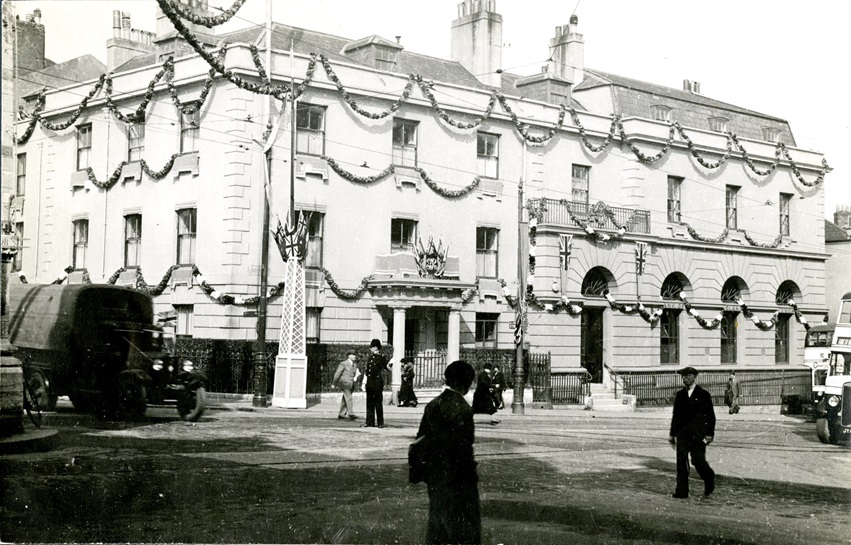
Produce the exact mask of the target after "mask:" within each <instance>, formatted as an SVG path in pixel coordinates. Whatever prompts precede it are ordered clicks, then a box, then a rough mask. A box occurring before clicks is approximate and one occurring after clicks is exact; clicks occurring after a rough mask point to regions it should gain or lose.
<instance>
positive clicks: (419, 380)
mask: <svg viewBox="0 0 851 545" xmlns="http://www.w3.org/2000/svg"><path fill="white" fill-rule="evenodd" d="M405 356H406V357H409V358H412V359H413V360H414V389H415V390H416V389H419V388H440V387H441V386H443V370H444V369H446V364H447V361H446V351H445V350H425V351H422V352H414V351H413V350H408V351H406V352H405Z"/></svg>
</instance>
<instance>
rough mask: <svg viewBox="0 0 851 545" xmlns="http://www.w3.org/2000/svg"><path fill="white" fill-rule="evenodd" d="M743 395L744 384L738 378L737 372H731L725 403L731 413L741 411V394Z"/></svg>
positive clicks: (725, 393)
mask: <svg viewBox="0 0 851 545" xmlns="http://www.w3.org/2000/svg"><path fill="white" fill-rule="evenodd" d="M741 395H742V386H741V384H739V380H738V379H737V378H736V372H735V371H731V372H730V378H729V379H727V389H726V390H724V403H725V404H726V405H727V407H729V408H730V414H738V412H739V396H741Z"/></svg>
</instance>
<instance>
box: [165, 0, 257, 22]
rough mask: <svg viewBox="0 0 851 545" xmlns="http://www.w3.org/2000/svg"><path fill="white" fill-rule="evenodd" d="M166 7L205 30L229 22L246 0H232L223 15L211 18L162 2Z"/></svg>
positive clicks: (169, 2)
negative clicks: (203, 27) (231, 3)
mask: <svg viewBox="0 0 851 545" xmlns="http://www.w3.org/2000/svg"><path fill="white" fill-rule="evenodd" d="M164 1H165V2H166V3H167V4H168V6H169V7H170V8H171V9H173V10H174V11H175V12H176V13H177V14H178V15H180V16H181V17H183V18H184V19H186V20H187V21H190V22H192V23H195V24H196V25H201V26H205V27H207V28H213V27H214V26H219V25H223V24H225V23H227V22H228V21H230V20H231V18H232V17H233V16H234V15H236V12H237V11H239V8H241V7H242V5H243V4H244V3H245V1H246V0H234V3H233V5H231V7H229V8H228V9H226V10H224V13H222V14H221V15H215V16H213V17H202V16H200V15H198V14H196V13H194V12H192V11H187V10H185V9H183V8H182V7H181V6H180V4H177V3H174V2H172V1H171V0H164Z"/></svg>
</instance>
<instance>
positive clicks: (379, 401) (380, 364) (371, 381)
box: [361, 339, 387, 428]
mask: <svg viewBox="0 0 851 545" xmlns="http://www.w3.org/2000/svg"><path fill="white" fill-rule="evenodd" d="M380 350H381V341H379V340H378V339H372V342H371V343H369V356H367V359H366V371H365V373H364V374H365V375H366V423H365V424H361V427H365V428H374V427H375V425H376V419H377V420H378V427H379V428H383V427H384V406H383V395H384V394H383V392H384V377H383V376H382V372H383V371H384V370H385V369H387V358H385V357H384V356H382V355H381V354H380V353H379V352H380Z"/></svg>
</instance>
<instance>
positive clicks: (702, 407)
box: [668, 367, 715, 498]
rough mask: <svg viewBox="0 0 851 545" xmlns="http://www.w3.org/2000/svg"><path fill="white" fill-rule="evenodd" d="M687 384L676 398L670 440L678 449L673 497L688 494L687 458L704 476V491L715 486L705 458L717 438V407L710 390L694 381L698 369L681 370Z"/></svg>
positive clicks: (685, 496) (708, 491)
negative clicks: (710, 445)
mask: <svg viewBox="0 0 851 545" xmlns="http://www.w3.org/2000/svg"><path fill="white" fill-rule="evenodd" d="M679 373H680V375H682V377H683V385H685V388H683V389H682V390H680V391H679V392H677V395H676V397H675V398H674V416H673V418H672V419H671V434H670V437H668V441H669V442H670V443H671V445H672V446H673V447H674V448H675V449H676V451H677V489H676V490H675V491H674V494H673V497H675V498H687V497H688V474H689V467H688V461H689V456H691V463H692V465H694V468H695V469H696V470H697V474H698V475H700V478H701V479H703V485H704V488H703V495H704V496H709V495H710V494H712V491H713V490H715V472H714V471H712V468H711V467H709V464H708V463H707V461H706V446H707V445H709V444H710V443H711V442H712V440H713V439H714V438H715V409H714V408H713V406H712V396H710V395H709V392H707V391H706V390H704V389H703V388H701V387H700V386H698V385H696V384H695V381H696V380H697V369H695V368H694V367H686V368H684V369H681V370H680V371H679Z"/></svg>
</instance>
